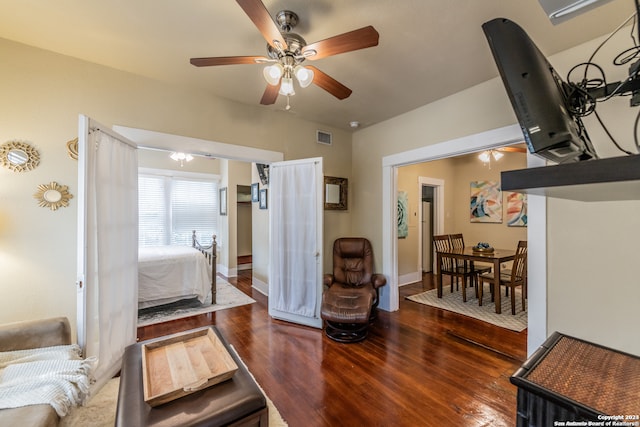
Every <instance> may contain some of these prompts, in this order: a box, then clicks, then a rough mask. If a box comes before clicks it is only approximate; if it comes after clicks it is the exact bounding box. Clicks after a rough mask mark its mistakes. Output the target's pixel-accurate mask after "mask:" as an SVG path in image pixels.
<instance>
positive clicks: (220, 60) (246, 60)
mask: <svg viewBox="0 0 640 427" xmlns="http://www.w3.org/2000/svg"><path fill="white" fill-rule="evenodd" d="M264 60H268V59H267V58H265V57H264V56H217V57H211V58H191V59H190V61H189V62H191V64H192V65H195V66H196V67H209V66H212V65H235V64H257V63H259V62H261V61H264Z"/></svg>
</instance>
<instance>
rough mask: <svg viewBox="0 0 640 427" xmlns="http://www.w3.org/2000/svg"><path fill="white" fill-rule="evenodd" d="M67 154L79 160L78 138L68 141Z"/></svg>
mask: <svg viewBox="0 0 640 427" xmlns="http://www.w3.org/2000/svg"><path fill="white" fill-rule="evenodd" d="M67 154H68V155H69V157H71V159H73V160H78V138H74V139H72V140H71V141H67Z"/></svg>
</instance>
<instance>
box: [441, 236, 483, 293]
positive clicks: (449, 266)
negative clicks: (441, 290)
mask: <svg viewBox="0 0 640 427" xmlns="http://www.w3.org/2000/svg"><path fill="white" fill-rule="evenodd" d="M433 245H434V247H435V250H436V252H448V251H450V250H451V249H452V246H451V239H450V238H449V235H448V234H443V235H438V236H433ZM457 261H458V260H457V259H455V258H452V257H448V256H442V262H441V265H440V271H441V273H440V274H443V275H445V274H446V275H448V276H449V277H451V292H453V281H454V278H455V281H456V286H457V285H458V283H459V282H458V281H459V279H462V283H463V285H462V300H463V301H464V302H467V292H466V283H467V279H469V280H470V282H471V283H473V276H474V273H473V271H472V270H471V268H470V266H469V265H467V264H465V263H462V265H461V266H459V265H458V262H457ZM456 290H457V288H456Z"/></svg>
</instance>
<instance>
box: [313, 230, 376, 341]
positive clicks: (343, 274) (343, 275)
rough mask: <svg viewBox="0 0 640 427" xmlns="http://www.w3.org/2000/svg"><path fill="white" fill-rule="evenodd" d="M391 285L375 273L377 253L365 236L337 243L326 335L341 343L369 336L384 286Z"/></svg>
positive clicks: (326, 298)
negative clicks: (369, 328) (374, 266)
mask: <svg viewBox="0 0 640 427" xmlns="http://www.w3.org/2000/svg"><path fill="white" fill-rule="evenodd" d="M386 283H387V279H386V278H385V277H384V276H383V275H381V274H374V273H373V250H372V249H371V243H370V242H369V240H367V239H365V238H363V237H344V238H340V239H336V241H335V242H334V243H333V274H325V276H324V285H325V288H326V289H325V291H324V293H323V295H322V306H321V317H322V319H323V320H324V321H325V333H326V334H327V336H328V337H329V338H331V339H333V340H336V341H340V342H358V341H361V340H363V339H365V338H366V337H367V332H368V327H369V323H370V322H371V321H372V320H373V319H374V318H375V316H376V310H377V306H378V302H379V298H380V291H379V289H380V287H382V286H384V285H385V284H386Z"/></svg>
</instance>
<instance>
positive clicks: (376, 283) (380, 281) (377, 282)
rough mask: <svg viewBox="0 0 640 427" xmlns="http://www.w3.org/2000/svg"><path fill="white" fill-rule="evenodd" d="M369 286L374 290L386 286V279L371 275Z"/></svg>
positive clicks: (380, 275)
mask: <svg viewBox="0 0 640 427" xmlns="http://www.w3.org/2000/svg"><path fill="white" fill-rule="evenodd" d="M371 284H372V285H373V287H374V288H375V289H378V288H379V287H382V286H384V285H386V284H387V278H386V277H384V276H383V275H382V274H377V273H376V274H372V275H371Z"/></svg>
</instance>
